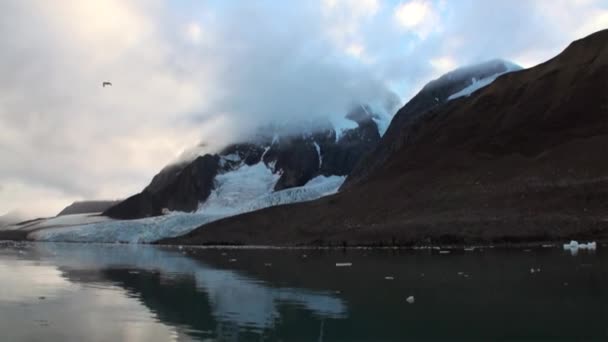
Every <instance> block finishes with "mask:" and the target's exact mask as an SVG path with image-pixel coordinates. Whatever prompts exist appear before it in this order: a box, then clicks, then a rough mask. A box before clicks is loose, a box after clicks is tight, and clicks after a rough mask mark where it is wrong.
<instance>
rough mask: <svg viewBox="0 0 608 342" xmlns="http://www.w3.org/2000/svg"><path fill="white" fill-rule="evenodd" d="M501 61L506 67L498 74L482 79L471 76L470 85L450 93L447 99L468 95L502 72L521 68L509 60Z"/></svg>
mask: <svg viewBox="0 0 608 342" xmlns="http://www.w3.org/2000/svg"><path fill="white" fill-rule="evenodd" d="M503 63H504V65H505V67H506V68H507V70H506V71H504V72H500V73H498V74H494V75H492V76H488V77H486V78H482V79H479V80H478V79H475V78H473V79H472V82H473V83H471V85H469V86H468V87H466V88H464V89H462V90H460V91H459V92H457V93H454V94H452V95H450V96H449V97H448V101H450V100H454V99H457V98H459V97H463V96H469V95H471V94H473V93H474V92H476V91H477V90H479V89H481V88H484V87H486V86H488V85H490V84H491V83H492V82H494V81H495V80H496V79H497V78H498V76H501V75H504V74H507V73H510V72H513V71H517V70H521V67H519V66H518V65H515V64H512V63H509V62H503Z"/></svg>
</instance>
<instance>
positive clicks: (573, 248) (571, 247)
mask: <svg viewBox="0 0 608 342" xmlns="http://www.w3.org/2000/svg"><path fill="white" fill-rule="evenodd" d="M579 249H580V250H591V251H594V250H596V249H597V243H596V242H595V241H593V242H588V243H579V242H578V241H576V240H572V241H570V242H569V243H565V244H564V250H566V251H570V253H572V255H575V254H576V253H578V250H579Z"/></svg>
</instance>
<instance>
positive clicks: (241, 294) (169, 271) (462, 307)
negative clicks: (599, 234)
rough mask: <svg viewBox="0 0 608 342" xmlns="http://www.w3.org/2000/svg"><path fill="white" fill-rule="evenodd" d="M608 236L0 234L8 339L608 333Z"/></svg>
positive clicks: (504, 337) (564, 336) (546, 337)
mask: <svg viewBox="0 0 608 342" xmlns="http://www.w3.org/2000/svg"><path fill="white" fill-rule="evenodd" d="M604 248H606V247H605V246H600V247H599V248H598V250H597V251H595V252H592V251H581V252H579V253H578V254H577V255H572V254H571V253H570V252H567V251H563V250H562V249H561V248H558V247H555V248H535V249H523V248H517V249H515V248H514V249H498V248H497V249H487V248H486V249H476V250H474V251H465V250H462V249H460V250H458V249H455V250H452V251H451V252H450V253H449V254H447V253H440V252H439V251H437V250H363V249H360V250H352V249H351V250H305V249H294V250H275V249H212V248H194V249H188V248H181V249H180V248H167V247H165V248H162V247H155V246H132V245H94V244H51V243H32V244H15V243H0V341H45V342H55V341H62V342H65V341H129V342H137V341H605V340H607V339H608V265H607V262H608V253H606V252H605V251H604ZM336 263H350V264H351V265H350V266H345V267H336ZM410 296H411V297H412V298H413V299H414V300H413V303H410V302H408V301H407V298H408V297H410Z"/></svg>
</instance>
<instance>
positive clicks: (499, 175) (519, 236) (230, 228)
mask: <svg viewBox="0 0 608 342" xmlns="http://www.w3.org/2000/svg"><path fill="white" fill-rule="evenodd" d="M607 95H608V30H604V31H600V32H597V33H595V34H592V35H590V36H588V37H585V38H583V39H580V40H577V41H575V42H573V43H572V44H570V45H569V46H568V47H567V48H566V49H565V50H564V51H563V52H562V53H560V54H559V55H558V56H556V57H554V58H552V59H550V60H548V61H547V62H545V63H542V64H540V65H538V66H536V67H533V68H530V69H526V70H522V71H518V72H514V73H508V74H506V75H502V76H499V77H498V78H497V79H496V80H495V81H494V82H492V83H491V84H490V85H488V86H487V87H484V88H483V89H481V90H479V91H476V92H474V93H473V94H471V95H470V96H469V97H462V98H458V99H454V100H451V101H449V102H447V103H445V104H443V105H441V106H437V107H435V108H431V109H428V110H426V111H424V115H420V116H419V117H417V118H415V119H412V120H407V119H403V121H401V120H400V119H399V115H397V116H395V118H394V119H393V121H392V122H391V125H390V127H389V129H388V131H387V133H386V134H385V136H384V137H383V138H382V142H381V143H380V145H379V146H382V145H383V143H385V144H388V146H389V148H387V150H388V153H386V155H384V156H380V158H381V159H382V158H384V159H383V160H381V161H380V162H377V160H374V159H372V160H371V162H366V161H365V160H362V161H361V162H360V163H359V164H358V166H357V167H356V169H357V168H360V167H363V169H362V170H360V171H358V172H355V171H353V173H354V174H355V176H353V177H354V178H353V179H351V180H350V181H349V180H347V183H346V184H345V185H344V186H343V188H342V191H340V192H339V193H338V194H335V195H333V196H330V197H325V198H321V199H319V200H316V201H312V202H307V203H299V204H294V205H285V206H281V207H273V208H267V209H263V210H260V211H256V212H252V213H247V214H242V215H238V216H235V217H231V218H225V219H222V220H219V221H215V222H212V223H209V224H207V225H204V226H202V227H200V228H199V229H197V230H194V231H192V232H190V233H189V234H186V235H184V236H182V237H178V238H175V239H168V240H164V241H161V242H160V243H171V244H173V243H178V244H217V243H220V244H224V243H227V244H272V245H299V244H304V245H307V244H315V245H327V244H329V245H342V244H351V245H352V244H354V245H387V244H388V245H411V244H426V243H437V244H445V243H499V242H508V243H509V242H510V243H513V242H527V241H555V240H561V239H570V238H598V239H606V238H608V224H607V221H606V220H605V217H606V215H608V213H607V212H606V209H605V208H606V204H608V177H606V176H605V175H606V174H608V162H607V161H606V160H605V158H604V153H603V152H602V151H603V148H602V146H605V145H606V144H608V120H607V119H608V118H607V116H606V115H607V113H608V96H607ZM410 106H411V105H410ZM407 107H408V104H406V105H405V106H404V108H407ZM403 110H404V109H403V108H402V109H401V110H400V111H403ZM390 132H394V133H391V134H389V133H390ZM378 148H381V147H377V149H378ZM361 165H363V166H361ZM361 175H362V176H361ZM358 176H360V177H358ZM277 222H280V225H278V224H277Z"/></svg>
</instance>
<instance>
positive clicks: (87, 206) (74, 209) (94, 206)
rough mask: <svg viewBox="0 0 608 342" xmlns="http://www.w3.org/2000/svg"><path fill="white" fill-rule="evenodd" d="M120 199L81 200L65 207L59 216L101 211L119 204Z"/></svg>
mask: <svg viewBox="0 0 608 342" xmlns="http://www.w3.org/2000/svg"><path fill="white" fill-rule="evenodd" d="M119 202H120V201H80V202H74V203H72V204H70V205H68V206H67V207H65V208H63V210H61V211H60V212H59V214H57V216H63V215H74V214H90V213H101V212H103V211H105V210H107V209H108V208H110V207H112V206H114V205H116V204H118V203H119Z"/></svg>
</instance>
